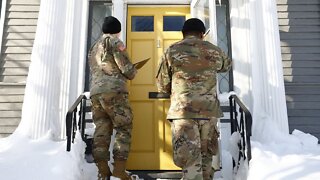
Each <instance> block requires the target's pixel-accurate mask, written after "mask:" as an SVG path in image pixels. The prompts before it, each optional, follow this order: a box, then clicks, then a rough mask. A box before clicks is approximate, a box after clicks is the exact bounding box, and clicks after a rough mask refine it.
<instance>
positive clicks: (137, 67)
mask: <svg viewBox="0 0 320 180" xmlns="http://www.w3.org/2000/svg"><path fill="white" fill-rule="evenodd" d="M149 60H150V58H147V59H144V60H142V61H139V62H137V63H134V64H133V66H134V67H135V68H136V69H140V68H142V67H143V66H144V65H145V64H146V63H147V62H148V61H149Z"/></svg>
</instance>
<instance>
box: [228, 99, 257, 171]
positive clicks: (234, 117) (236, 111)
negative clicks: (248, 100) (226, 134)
mask: <svg viewBox="0 0 320 180" xmlns="http://www.w3.org/2000/svg"><path fill="white" fill-rule="evenodd" d="M229 102H230V121H231V134H233V133H235V132H238V133H239V134H240V136H241V138H240V140H239V142H238V148H239V157H238V159H237V160H235V159H234V160H233V161H234V162H233V163H234V164H233V165H234V167H235V166H237V168H239V165H240V160H241V159H243V160H244V161H245V160H247V162H248V163H249V161H250V160H251V143H250V136H251V135H252V132H251V127H252V116H251V113H250V111H249V110H248V109H247V107H246V106H245V105H244V104H243V103H242V102H241V101H240V99H239V98H238V97H237V96H236V95H231V96H230V97H229Z"/></svg>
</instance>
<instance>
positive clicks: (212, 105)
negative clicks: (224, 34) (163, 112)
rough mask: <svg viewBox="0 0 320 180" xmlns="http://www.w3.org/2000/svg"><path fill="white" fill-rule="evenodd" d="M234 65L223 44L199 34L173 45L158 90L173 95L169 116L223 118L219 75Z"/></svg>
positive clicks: (160, 72)
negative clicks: (220, 46)
mask: <svg viewBox="0 0 320 180" xmlns="http://www.w3.org/2000/svg"><path fill="white" fill-rule="evenodd" d="M230 67H231V60H230V59H229V58H228V57H227V56H226V55H225V54H224V53H223V52H222V51H221V49H220V48H219V47H217V46H215V45H213V44H211V43H210V42H207V41H203V40H201V39H199V38H197V37H194V36H188V37H186V38H184V39H183V40H181V41H179V42H177V43H174V44H173V45H171V46H170V47H169V48H168V49H167V50H166V52H165V53H164V55H163V56H162V60H161V62H160V64H159V69H158V74H157V85H158V91H159V92H162V93H169V94H171V105H170V108H169V111H168V114H167V119H180V118H200V119H209V118H212V117H217V118H219V117H221V116H222V111H221V109H220V103H219V100H218V99H217V94H216V83H217V82H216V79H217V78H216V75H217V72H226V71H228V70H229V69H230Z"/></svg>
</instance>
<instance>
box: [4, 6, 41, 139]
mask: <svg viewBox="0 0 320 180" xmlns="http://www.w3.org/2000/svg"><path fill="white" fill-rule="evenodd" d="M4 3H5V2H4ZM39 6H40V0H28V1H26V0H7V4H6V6H3V7H4V8H5V9H2V11H3V12H2V15H4V16H3V17H1V18H5V19H2V20H3V31H2V32H3V33H2V34H3V36H2V41H1V42H2V44H1V56H0V137H6V136H8V135H9V134H11V133H12V132H13V131H14V130H15V129H16V127H17V125H18V124H19V123H20V119H21V108H22V102H23V97H24V90H25V81H26V78H27V75H28V68H29V64H30V59H31V52H32V46H33V41H34V37H35V32H36V27H37V20H38V13H39Z"/></svg>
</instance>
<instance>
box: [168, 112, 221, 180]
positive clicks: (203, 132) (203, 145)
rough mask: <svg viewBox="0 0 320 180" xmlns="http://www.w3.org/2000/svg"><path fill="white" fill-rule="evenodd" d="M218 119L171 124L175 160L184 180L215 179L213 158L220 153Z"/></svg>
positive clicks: (180, 120)
mask: <svg viewBox="0 0 320 180" xmlns="http://www.w3.org/2000/svg"><path fill="white" fill-rule="evenodd" d="M216 124H217V119H216V118H212V119H210V120H194V119H176V120H172V122H171V131H172V145H173V151H174V153H173V160H174V163H175V164H176V165H177V166H178V167H181V168H182V173H183V179H188V180H202V179H204V180H209V179H212V178H213V173H214V171H213V169H212V156H213V155H215V154H216V153H217V151H218V137H219V133H218V131H217V127H216Z"/></svg>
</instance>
